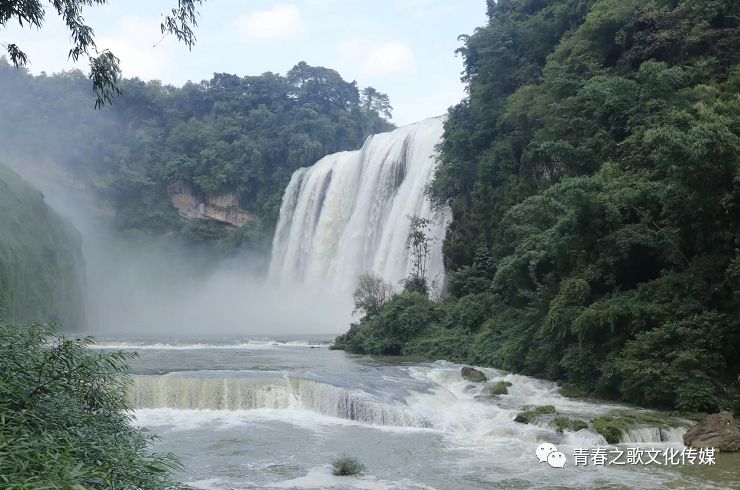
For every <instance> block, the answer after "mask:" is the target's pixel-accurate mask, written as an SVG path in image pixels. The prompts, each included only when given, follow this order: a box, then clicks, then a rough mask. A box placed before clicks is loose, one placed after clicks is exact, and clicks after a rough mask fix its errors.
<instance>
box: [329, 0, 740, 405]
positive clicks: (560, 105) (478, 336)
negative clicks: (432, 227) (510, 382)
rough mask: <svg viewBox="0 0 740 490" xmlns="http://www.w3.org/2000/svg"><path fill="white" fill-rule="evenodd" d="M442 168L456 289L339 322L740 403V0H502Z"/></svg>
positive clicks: (533, 370) (678, 395)
mask: <svg viewBox="0 0 740 490" xmlns="http://www.w3.org/2000/svg"><path fill="white" fill-rule="evenodd" d="M488 14H489V17H490V22H489V24H488V25H487V26H486V27H482V28H479V29H477V30H476V31H475V34H473V35H471V36H465V37H464V46H463V47H462V48H461V49H460V50H459V51H460V53H461V54H462V56H463V59H464V62H465V73H464V77H465V80H466V81H467V83H468V93H469V96H468V97H467V98H466V99H465V100H464V101H463V102H461V103H460V104H459V105H457V106H456V107H454V108H452V109H451V110H450V113H449V116H448V120H447V124H446V133H445V138H444V144H443V146H442V163H441V166H440V168H439V171H438V173H437V176H436V180H435V181H434V183H433V185H432V187H431V195H432V197H433V198H434V200H435V201H436V202H437V203H439V204H449V205H450V206H451V207H452V210H453V214H454V219H453V222H452V225H451V227H450V228H449V231H448V234H447V239H446V241H445V244H444V255H445V260H446V267H447V269H448V271H449V276H448V288H447V290H448V295H447V297H445V298H443V299H442V300H441V301H431V300H429V299H427V298H426V297H425V296H423V295H421V294H419V293H418V292H413V291H407V292H404V293H402V294H399V295H397V296H395V297H394V298H393V299H391V300H390V302H389V303H387V304H386V305H385V307H384V308H383V309H382V310H381V311H380V312H379V313H376V314H374V315H369V316H368V317H366V318H365V319H364V320H363V321H362V322H361V323H360V324H359V325H356V326H354V327H353V328H352V329H351V330H350V332H349V333H348V334H347V335H345V336H343V337H341V338H340V339H338V340H339V342H338V346H339V347H344V348H346V349H349V350H352V351H358V352H372V353H383V352H385V353H402V354H420V355H424V356H427V357H431V358H444V359H450V360H456V361H460V362H468V363H477V364H483V365H490V366H495V367H500V368H504V369H508V370H513V371H517V372H522V373H526V374H530V375H534V376H539V377H545V378H549V379H553V380H559V381H561V382H562V383H570V384H573V385H576V386H578V387H580V388H581V389H583V391H584V392H587V393H593V394H596V395H598V396H604V397H610V398H621V399H623V400H627V401H630V402H635V403H640V404H646V405H652V406H659V407H675V408H679V409H683V410H717V409H719V408H730V409H733V410H735V411H736V412H737V411H739V410H740V395H739V393H740V378H738V373H739V372H740V356H738V352H740V65H739V64H738V62H739V61H740V2H737V1H736V0H712V1H703V2H697V1H693V0H551V1H544V0H498V1H493V0H489V1H488Z"/></svg>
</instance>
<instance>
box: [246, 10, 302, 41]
mask: <svg viewBox="0 0 740 490" xmlns="http://www.w3.org/2000/svg"><path fill="white" fill-rule="evenodd" d="M237 27H238V29H239V31H240V33H241V34H242V36H243V37H245V38H246V39H252V40H281V39H292V38H294V37H296V36H298V35H300V34H301V33H303V32H304V31H305V30H306V23H305V22H304V20H303V17H301V12H300V10H299V9H298V7H296V6H295V5H287V4H279V5H275V6H274V7H272V8H271V9H268V10H255V11H253V12H250V13H248V14H247V15H243V16H241V17H239V18H238V19H237Z"/></svg>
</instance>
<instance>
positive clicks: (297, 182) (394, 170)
mask: <svg viewBox="0 0 740 490" xmlns="http://www.w3.org/2000/svg"><path fill="white" fill-rule="evenodd" d="M442 134H443V121H442V119H441V118H432V119H427V120H425V121H422V122H419V123H416V124H412V125H410V126H405V127H402V128H399V129H396V130H395V131H392V132H389V133H383V134H377V135H374V136H371V137H369V138H368V139H367V141H366V142H365V144H364V146H363V147H362V149H360V150H358V151H347V152H341V153H335V154H332V155H328V156H326V157H324V158H322V159H321V160H319V161H318V162H317V163H316V164H314V165H313V166H311V167H308V168H301V169H299V170H297V171H296V172H295V173H294V174H293V176H292V178H291V180H290V183H289V184H288V187H287V189H286V190H285V194H284V196H283V201H282V205H281V207H280V219H279V221H278V224H277V229H276V231H275V237H274V240H273V247H272V260H271V263H270V277H271V278H273V279H274V280H277V281H283V282H290V283H293V282H299V283H308V284H320V285H321V286H322V287H326V286H327V285H329V286H330V287H331V288H332V289H334V290H335V291H351V290H352V289H354V287H355V285H356V280H357V278H358V277H359V275H360V274H362V273H365V272H374V273H376V274H378V275H380V276H381V277H382V278H383V279H385V280H386V281H390V282H392V283H393V284H397V283H398V281H400V280H402V279H403V278H405V277H407V276H408V273H409V271H410V270H411V266H412V264H411V260H410V257H409V253H408V250H407V247H406V241H407V238H408V235H409V231H410V220H409V217H410V216H416V217H420V218H426V219H430V220H432V226H431V227H430V229H429V230H428V237H429V238H430V240H431V248H432V250H431V254H430V257H429V261H428V264H429V266H428V268H427V274H426V275H427V280H428V281H429V282H430V284H433V285H434V284H436V286H437V288H439V287H441V283H442V280H443V276H444V266H443V263H442V251H441V248H442V239H443V238H444V233H445V229H446V227H447V224H448V223H449V220H450V218H449V212H448V211H446V210H445V211H442V212H436V211H435V210H433V209H432V205H431V202H430V201H429V199H428V197H427V196H426V188H427V185H428V184H429V182H430V181H431V179H432V178H433V176H434V170H435V168H436V165H437V157H436V145H437V144H438V143H440V141H441V139H442Z"/></svg>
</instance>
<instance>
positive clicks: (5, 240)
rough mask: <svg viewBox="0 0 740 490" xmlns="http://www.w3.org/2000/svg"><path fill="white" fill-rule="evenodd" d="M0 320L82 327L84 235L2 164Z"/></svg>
mask: <svg viewBox="0 0 740 490" xmlns="http://www.w3.org/2000/svg"><path fill="white" fill-rule="evenodd" d="M0 210H2V211H1V212H0V320H4V321H7V322H29V321H47V320H49V319H53V320H56V321H64V322H67V324H68V325H70V326H72V325H74V326H78V327H80V326H81V322H82V320H83V318H82V310H83V307H82V300H83V289H82V287H83V285H82V281H83V273H82V249H81V244H80V241H81V240H80V236H79V234H78V233H77V230H75V229H74V228H73V227H72V226H71V225H70V224H68V223H67V222H65V221H64V220H63V219H62V218H60V217H59V216H57V214H56V213H54V212H53V211H52V210H51V209H50V208H49V206H47V205H46V202H44V197H43V196H42V195H41V192H39V191H38V190H36V189H35V188H33V187H31V186H30V185H29V184H27V183H26V182H24V181H23V180H22V179H21V178H20V177H19V176H18V175H17V174H16V173H15V172H13V171H11V170H10V169H8V168H6V167H3V166H2V165H0Z"/></svg>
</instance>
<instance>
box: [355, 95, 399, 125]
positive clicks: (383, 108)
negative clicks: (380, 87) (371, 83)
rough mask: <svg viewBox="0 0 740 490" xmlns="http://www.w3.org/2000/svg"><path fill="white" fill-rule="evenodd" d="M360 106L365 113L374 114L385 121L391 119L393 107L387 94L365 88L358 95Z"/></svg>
mask: <svg viewBox="0 0 740 490" xmlns="http://www.w3.org/2000/svg"><path fill="white" fill-rule="evenodd" d="M360 105H361V106H362V109H363V110H365V111H366V112H376V113H378V114H380V115H381V116H383V117H384V118H385V119H390V118H391V117H392V112H393V107H392V106H391V99H390V97H388V95H387V94H384V93H382V92H378V91H377V90H376V89H374V88H373V87H365V88H364V89H362V94H361V95H360Z"/></svg>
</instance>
